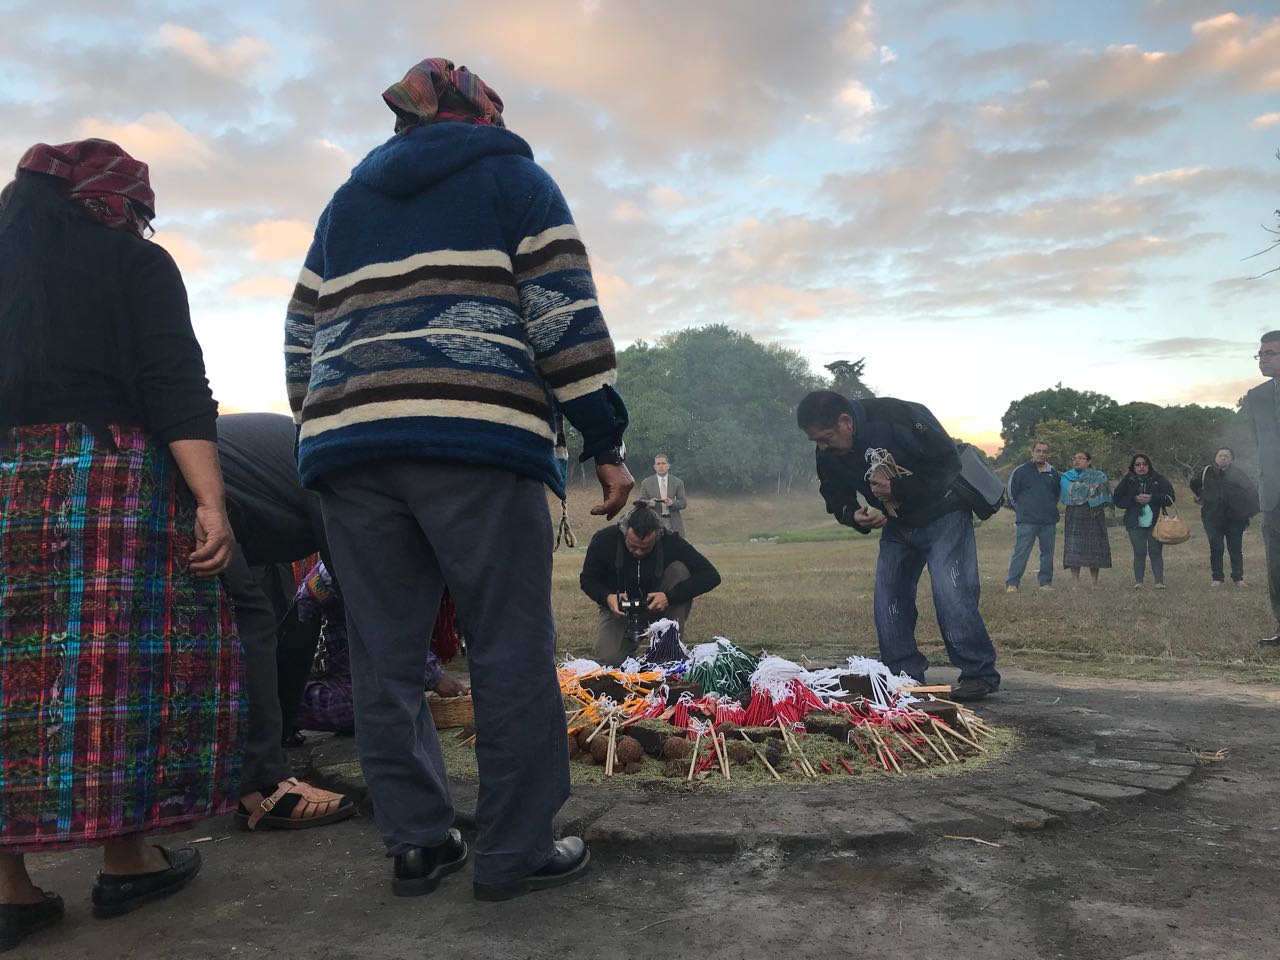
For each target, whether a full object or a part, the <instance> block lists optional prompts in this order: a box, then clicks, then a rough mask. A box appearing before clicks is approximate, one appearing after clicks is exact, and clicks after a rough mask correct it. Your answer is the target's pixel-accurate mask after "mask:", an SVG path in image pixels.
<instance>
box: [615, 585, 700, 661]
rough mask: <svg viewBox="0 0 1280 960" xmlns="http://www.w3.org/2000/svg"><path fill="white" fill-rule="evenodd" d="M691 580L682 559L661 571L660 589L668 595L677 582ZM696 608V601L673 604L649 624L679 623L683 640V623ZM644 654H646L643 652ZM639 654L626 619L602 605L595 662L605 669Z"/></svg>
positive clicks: (651, 616) (651, 617) (652, 615)
mask: <svg viewBox="0 0 1280 960" xmlns="http://www.w3.org/2000/svg"><path fill="white" fill-rule="evenodd" d="M688 579H689V568H688V567H686V566H685V565H684V564H683V563H681V562H680V561H679V560H677V561H675V562H674V563H671V564H668V566H667V568H666V569H665V570H663V571H662V582H661V583H660V584H659V585H658V589H659V590H660V591H662V592H663V593H666V592H667V591H668V590H670V589H671V588H672V587H674V586H675V585H676V584H678V583H682V582H683V581H685V580H688ZM692 609H693V600H692V599H689V600H686V601H685V602H684V603H673V604H671V605H670V606H668V607H667V609H666V610H663V611H662V612H661V613H657V614H650V617H649V619H650V622H652V621H654V620H661V619H663V618H664V617H665V618H666V619H668V620H674V621H676V622H677V623H678V624H680V637H681V639H683V638H684V624H685V621H686V620H688V619H689V611H690V610H692ZM642 652H643V651H642ZM635 654H636V644H635V641H634V640H632V639H630V638H628V637H627V618H626V617H619V616H617V615H616V614H615V613H614V612H613V611H612V610H610V609H609V608H608V607H607V606H606V605H604V604H601V605H600V620H599V623H598V624H597V625H596V660H597V661H598V662H599V663H601V664H603V665H604V666H606V667H616V666H618V665H620V664H621V663H622V661H623V660H625V659H627V657H633V656H635Z"/></svg>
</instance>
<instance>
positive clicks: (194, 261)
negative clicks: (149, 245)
mask: <svg viewBox="0 0 1280 960" xmlns="http://www.w3.org/2000/svg"><path fill="white" fill-rule="evenodd" d="M155 242H156V243H158V244H159V245H160V246H162V247H164V248H165V250H167V251H169V256H171V257H173V260H174V262H175V263H176V264H177V265H178V269H179V270H180V271H181V272H182V275H183V276H184V277H189V276H191V275H194V274H197V273H199V272H201V271H202V270H204V269H206V268H207V267H208V266H209V259H208V257H206V256H205V255H204V253H202V252H201V250H200V247H199V246H198V245H197V244H195V243H193V242H192V241H191V239H190V238H189V237H188V236H187V235H186V234H185V233H180V232H172V231H168V230H166V231H163V232H162V233H159V234H157V235H156V239H155Z"/></svg>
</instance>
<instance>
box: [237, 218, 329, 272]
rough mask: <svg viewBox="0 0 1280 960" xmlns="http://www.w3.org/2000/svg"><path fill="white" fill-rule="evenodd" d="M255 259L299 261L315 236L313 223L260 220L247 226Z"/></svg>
mask: <svg viewBox="0 0 1280 960" xmlns="http://www.w3.org/2000/svg"><path fill="white" fill-rule="evenodd" d="M249 236H250V239H251V241H252V243H253V247H252V249H251V250H250V253H249V255H250V256H251V257H253V259H255V260H266V261H290V262H293V261H296V262H297V263H301V262H302V260H303V258H304V257H306V255H307V250H309V249H310V247H311V240H312V238H313V237H314V236H315V224H313V223H309V222H306V221H302V220H262V221H260V222H258V223H255V224H254V225H253V226H252V227H250V228H249Z"/></svg>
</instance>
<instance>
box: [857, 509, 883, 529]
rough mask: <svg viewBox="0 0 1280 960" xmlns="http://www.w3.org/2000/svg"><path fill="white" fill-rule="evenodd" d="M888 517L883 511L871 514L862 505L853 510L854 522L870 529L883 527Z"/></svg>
mask: <svg viewBox="0 0 1280 960" xmlns="http://www.w3.org/2000/svg"><path fill="white" fill-rule="evenodd" d="M888 519H889V518H888V517H886V516H885V515H884V514H883V513H877V514H872V513H870V512H868V511H867V510H866V509H865V508H863V507H859V508H858V509H857V510H855V511H854V512H853V522H854V523H856V524H857V525H858V526H860V527H869V528H871V529H872V530H877V529H879V528H880V527H883V526H884V525H885V524H886V523H887V522H888Z"/></svg>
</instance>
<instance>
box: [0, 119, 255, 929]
mask: <svg viewBox="0 0 1280 960" xmlns="http://www.w3.org/2000/svg"><path fill="white" fill-rule="evenodd" d="M0 198H2V205H0V950H7V949H9V948H11V947H13V946H15V945H16V944H17V943H18V942H19V941H21V940H23V939H24V938H25V937H27V936H29V935H30V934H32V933H34V932H35V931H37V930H39V929H41V928H43V927H47V926H51V925H53V924H54V923H56V922H57V921H58V920H60V919H61V917H62V912H63V907H62V900H61V898H60V897H59V896H58V895H57V894H54V893H47V892H45V891H43V890H41V889H40V888H39V887H37V886H36V885H35V884H34V883H32V880H31V877H30V875H29V874H28V872H27V865H26V861H25V860H24V855H25V854H28V853H36V854H46V853H55V852H58V851H62V850H72V849H76V848H78V847H92V846H100V847H102V855H103V859H102V871H101V872H100V873H99V874H98V876H97V879H96V881H95V883H94V885H93V894H92V901H93V910H94V914H95V915H96V916H98V917H102V918H105V917H114V916H117V915H120V914H123V913H126V912H128V911H130V910H133V909H135V908H136V907H138V906H140V905H142V904H143V903H145V902H147V901H149V900H153V899H156V898H158V897H162V896H165V895H167V894H170V893H173V892H174V891H176V890H178V889H180V888H181V887H183V886H184V885H185V884H186V883H187V882H188V881H190V880H191V878H192V877H193V876H195V874H196V872H197V871H198V870H199V868H200V857H199V854H198V853H197V852H196V850H194V849H193V848H190V847H184V848H165V847H162V846H153V845H151V844H150V843H149V841H148V840H147V839H146V835H147V834H149V833H165V832H170V831H178V830H184V829H187V828H189V827H191V826H192V825H193V824H195V823H196V822H197V821H199V820H201V819H202V818H204V817H208V816H211V815H213V814H217V813H220V812H222V811H224V810H226V809H228V808H230V807H234V805H235V802H236V794H237V784H236V779H237V774H238V769H237V768H238V752H239V751H238V747H239V744H238V739H239V736H240V723H241V711H240V696H239V673H240V654H239V647H238V644H237V642H236V639H235V634H234V628H233V626H232V620H231V614H230V608H229V606H228V604H227V602H226V600H225V598H224V596H223V594H222V590H221V588H220V586H219V582H218V579H217V577H216V574H218V573H219V572H220V571H221V570H222V569H223V568H224V567H225V566H226V564H227V562H228V559H229V557H230V553H231V544H232V536H231V528H230V524H229V523H228V521H227V516H226V512H225V507H224V505H223V491H222V476H221V473H220V471H219V468H218V459H217V452H216V445H215V440H216V417H217V406H216V404H215V403H214V401H213V398H212V397H211V395H210V393H209V386H208V383H207V381H206V379H205V372H204V361H203V358H202V356H201V353H200V347H199V345H198V344H197V342H196V339H195V336H194V334H193V332H192V329H191V321H190V317H189V315H188V310H187V299H186V291H185V289H184V287H183V284H182V278H181V276H180V275H179V273H178V269H177V267H176V266H175V265H174V263H173V260H172V259H171V258H170V257H169V255H168V254H167V253H165V251H164V250H163V249H161V248H160V247H158V246H156V245H154V244H151V243H148V242H146V240H145V239H144V237H145V236H146V234H147V233H148V232H149V229H150V227H149V224H150V221H151V218H152V217H153V216H154V214H155V198H154V195H153V193H152V191H151V188H150V185H149V181H148V176H147V167H146V165H145V164H143V163H139V162H138V161H136V160H134V159H133V158H132V157H130V156H129V155H128V154H127V153H125V152H124V150H122V149H121V148H120V147H118V146H116V145H115V144H113V143H109V142H107V141H103V140H85V141H80V142H76V143H68V144H62V145H60V146H57V147H51V146H48V145H47V144H37V145H36V146H34V147H32V148H31V149H30V150H29V151H28V152H27V153H26V154H25V155H24V156H23V158H22V160H21V162H20V163H19V165H18V172H17V175H16V177H15V179H14V181H13V182H12V183H11V184H9V186H7V187H6V188H5V190H4V193H3V195H0Z"/></svg>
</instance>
